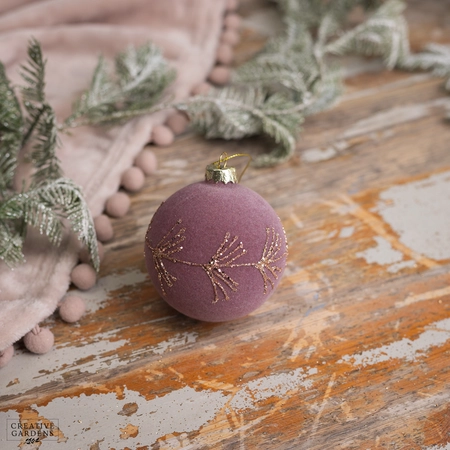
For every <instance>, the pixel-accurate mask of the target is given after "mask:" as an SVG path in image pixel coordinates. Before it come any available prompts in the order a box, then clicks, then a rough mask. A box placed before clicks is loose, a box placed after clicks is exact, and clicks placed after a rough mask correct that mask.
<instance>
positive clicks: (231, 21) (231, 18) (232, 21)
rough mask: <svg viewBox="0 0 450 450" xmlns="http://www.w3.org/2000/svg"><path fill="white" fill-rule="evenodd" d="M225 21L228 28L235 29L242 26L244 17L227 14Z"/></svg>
mask: <svg viewBox="0 0 450 450" xmlns="http://www.w3.org/2000/svg"><path fill="white" fill-rule="evenodd" d="M223 23H224V25H225V27H226V28H232V29H233V30H236V29H238V28H240V27H241V24H242V19H241V16H239V15H238V14H234V13H232V14H227V15H226V17H225V19H224V21H223Z"/></svg>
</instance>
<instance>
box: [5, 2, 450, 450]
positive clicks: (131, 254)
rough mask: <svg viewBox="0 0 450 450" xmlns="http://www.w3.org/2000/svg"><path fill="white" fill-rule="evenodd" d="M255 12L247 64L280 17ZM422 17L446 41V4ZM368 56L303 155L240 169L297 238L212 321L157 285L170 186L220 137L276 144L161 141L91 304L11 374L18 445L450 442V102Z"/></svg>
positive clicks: (423, 7)
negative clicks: (274, 280) (257, 282)
mask: <svg viewBox="0 0 450 450" xmlns="http://www.w3.org/2000/svg"><path fill="white" fill-rule="evenodd" d="M241 13H242V14H243V15H244V16H245V17H246V18H247V19H246V22H245V23H244V31H243V39H242V42H241V44H240V46H239V48H238V54H237V60H238V61H242V60H244V59H245V58H247V57H248V55H250V54H251V53H252V52H254V51H255V50H256V49H257V48H259V47H260V46H261V45H262V43H263V42H264V40H265V38H266V34H270V33H269V31H268V32H267V33H266V34H265V33H263V32H262V31H261V30H260V31H256V30H255V28H254V27H253V26H252V25H251V24H252V23H253V22H252V21H254V20H256V19H255V17H256V18H258V17H261V15H263V16H264V15H268V16H269V17H271V14H273V11H272V10H271V7H268V6H267V5H266V4H265V3H264V2H263V1H262V0H261V1H260V0H251V1H246V2H243V5H242V7H241ZM258 14H259V16H258ZM407 17H408V21H409V23H410V26H411V39H412V45H413V48H415V49H418V48H420V47H421V46H422V45H423V44H425V43H427V42H429V41H431V40H433V41H439V42H443V43H450V5H449V3H448V2H446V1H439V0H433V1H429V2H420V1H411V2H409V6H408V9H407ZM360 64H361V67H362V69H361V70H362V71H361V72H360V73H358V74H356V75H353V76H351V77H350V78H348V79H347V81H346V91H345V93H344V96H343V98H342V100H341V101H340V102H339V104H337V105H336V106H335V107H333V108H332V109H330V110H329V111H326V112H323V113H321V114H318V115H316V116H314V117H311V118H309V119H308V121H307V122H306V123H305V125H304V129H303V131H302V135H301V138H300V140H299V143H298V148H297V152H296V155H295V157H294V158H293V159H292V160H291V161H289V162H287V163H285V164H282V165H280V166H278V167H275V168H267V169H255V168H250V169H249V170H248V172H247V173H246V175H245V177H244V180H243V182H244V183H245V185H246V186H248V187H250V188H252V189H254V190H255V191H257V192H258V193H260V194H261V195H262V196H263V197H265V198H266V199H267V200H268V201H269V203H270V204H271V205H272V206H273V207H274V208H275V210H276V211H277V213H278V214H279V216H280V218H281V220H282V222H283V225H284V227H285V229H286V233H287V237H288V242H289V245H290V254H289V261H288V266H287V269H286V272H285V275H284V277H283V279H282V282H281V284H280V287H279V289H278V290H277V292H276V293H275V294H274V295H273V296H272V297H271V299H270V300H269V301H268V302H266V303H265V304H264V305H263V306H262V307H261V308H260V309H258V310H257V311H255V312H254V313H253V314H251V315H250V316H248V317H246V318H243V319H240V320H236V321H233V322H229V323H220V324H207V323H200V322H197V321H194V320H191V319H188V318H186V317H184V316H182V315H180V314H179V313H177V312H176V311H174V310H172V309H171V308H170V307H169V306H168V305H166V304H165V303H164V302H163V301H162V300H161V299H160V298H159V297H158V294H157V293H156V290H155V289H154V287H153V286H152V285H151V284H150V282H149V280H148V278H147V276H146V272H145V265H144V261H143V245H144V244H143V242H144V235H145V230H146V228H147V225H148V223H149V221H150V219H151V217H152V214H153V213H154V212H155V210H156V209H157V207H158V206H159V204H160V203H161V202H162V201H163V200H164V199H165V198H167V197H168V196H169V195H171V194H172V193H173V192H175V191H176V190H178V189H180V188H181V187H183V186H185V185H186V184H188V183H191V182H195V181H198V180H200V179H202V177H203V172H204V167H205V165H206V164H208V163H210V162H212V161H213V160H215V159H216V158H217V156H218V155H219V154H220V153H222V152H223V151H226V152H227V153H229V154H231V153H234V152H243V151H245V152H250V153H253V154H257V153H258V152H261V151H263V150H264V149H267V146H268V143H267V142H264V141H262V140H259V139H248V140H245V141H243V142H223V141H219V140H215V141H210V142H205V141H204V140H202V139H201V138H199V137H197V136H194V135H193V134H189V133H188V134H185V135H183V136H181V137H179V138H178V139H177V140H176V142H175V143H174V144H173V145H172V146H171V147H169V148H164V149H163V148H155V149H154V150H155V152H156V153H157V157H158V160H159V164H160V167H159V170H158V173H157V174H156V175H155V176H152V177H149V178H148V179H147V180H146V185H145V188H144V189H143V191H141V192H140V193H138V194H133V195H132V196H131V197H132V207H131V212H130V214H128V215H127V216H126V217H125V218H122V219H117V220H114V221H113V225H114V231H115V239H114V240H113V241H112V242H111V243H109V244H108V245H106V257H105V261H104V264H103V266H102V269H101V273H100V278H99V281H98V283H97V286H96V287H95V288H94V289H93V290H92V291H90V292H88V293H87V294H86V301H87V304H88V312H87V314H86V315H85V316H84V317H83V318H82V320H81V321H80V322H79V324H77V325H67V324H63V322H62V321H61V320H60V319H59V318H58V317H57V316H55V317H52V318H50V319H49V320H48V323H47V324H48V325H49V326H50V327H51V328H52V331H53V332H54V334H55V337H56V344H55V349H54V350H53V351H52V352H51V353H49V354H47V355H43V356H33V355H30V354H28V353H25V352H24V351H23V350H21V349H19V350H18V355H16V356H15V357H14V360H13V361H12V363H11V364H10V365H9V366H7V367H6V368H5V369H2V371H1V372H0V401H1V403H0V405H1V406H0V426H1V431H0V433H3V434H0V442H1V445H0V447H1V448H2V449H3V448H5V449H13V448H19V447H20V448H42V449H47V448H48V449H53V448H55V449H59V448H69V449H77V448H83V449H109V448H111V449H126V448H130V449H131V448H133V449H179V448H186V449H224V450H225V449H227V450H228V449H238V450H249V449H255V448H261V449H299V450H328V449H330V450H334V449H361V450H364V449H382V448H384V449H402V450H413V449H414V450H415V449H417V450H418V449H421V450H422V449H426V450H443V449H448V448H450V407H449V404H450V391H449V389H448V385H449V383H450V369H449V365H448V358H449V356H450V284H449V281H450V276H449V269H450V265H449V263H450V239H447V236H448V228H449V227H448V223H450V152H449V149H448V143H449V142H450V126H449V124H448V123H446V122H445V120H444V116H445V109H446V108H447V107H448V106H450V97H449V96H446V95H445V93H444V92H443V90H442V86H441V85H442V81H441V80H439V79H436V78H433V77H431V76H429V75H428V74H423V73H415V74H410V73H401V72H395V71H394V72H387V71H383V70H381V71H380V70H377V71H366V70H365V69H364V67H365V64H366V63H365V62H361V63H360ZM230 206H231V207H232V205H230ZM10 423H22V424H24V423H38V424H39V423H41V424H42V423H52V424H53V426H54V428H53V431H54V436H53V437H52V436H49V437H47V438H45V439H43V441H42V443H41V444H42V445H41V446H40V447H39V446H35V447H32V446H26V445H25V444H23V442H22V444H21V441H20V440H18V441H11V440H6V434H5V433H6V430H7V426H8V424H10ZM63 442H65V443H63Z"/></svg>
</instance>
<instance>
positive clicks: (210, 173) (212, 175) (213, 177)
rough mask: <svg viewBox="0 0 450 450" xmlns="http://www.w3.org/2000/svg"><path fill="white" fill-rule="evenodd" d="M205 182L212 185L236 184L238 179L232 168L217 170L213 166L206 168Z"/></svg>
mask: <svg viewBox="0 0 450 450" xmlns="http://www.w3.org/2000/svg"><path fill="white" fill-rule="evenodd" d="M205 180H206V181H214V183H225V184H227V183H237V182H238V178H237V175H236V169H235V168H234V167H223V168H220V167H219V168H218V167H216V166H215V165H214V164H209V165H208V166H206V172H205Z"/></svg>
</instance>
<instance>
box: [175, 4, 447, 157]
mask: <svg viewBox="0 0 450 450" xmlns="http://www.w3.org/2000/svg"><path fill="white" fill-rule="evenodd" d="M278 3H279V6H280V9H281V11H282V15H283V17H282V19H283V22H284V30H283V31H282V33H281V34H280V35H279V36H276V37H274V38H272V39H269V41H268V42H267V44H266V46H265V47H264V48H263V50H262V51H261V52H259V53H258V54H257V55H255V56H254V57H253V58H252V59H251V60H250V61H248V62H247V63H245V64H243V65H242V66H240V67H239V68H237V69H236V70H235V71H234V73H233V76H232V85H231V86H230V87H226V88H223V89H215V90H213V91H212V92H211V94H209V95H208V96H206V97H205V96H202V97H199V98H198V99H197V100H194V101H189V102H188V103H189V104H188V106H183V107H179V108H180V109H183V110H185V111H186V112H187V114H188V115H189V117H190V119H191V122H192V125H193V127H194V128H195V129H197V130H198V131H200V132H201V133H202V134H204V135H205V136H206V137H212V136H213V137H221V138H224V139H236V138H241V137H244V136H252V135H255V134H265V135H269V136H272V137H274V138H275V140H276V141H277V143H278V144H279V146H278V147H277V148H276V149H275V150H274V151H272V152H271V153H269V154H268V155H264V156H263V157H261V158H260V159H256V162H257V164H259V165H273V164H276V163H278V162H281V161H284V160H285V159H286V158H288V157H289V156H290V155H291V154H292V153H293V151H294V148H295V142H296V141H297V140H298V133H299V128H298V125H299V124H300V123H301V122H302V121H303V120H304V118H305V117H306V116H308V115H311V114H315V113H317V112H319V111H322V110H323V109H326V108H328V107H330V106H331V105H332V104H333V103H334V102H335V101H336V100H337V99H338V98H339V95H340V93H341V91H342V75H341V70H340V68H339V65H338V64H337V61H336V57H339V56H342V55H346V54H353V55H362V56H372V57H380V58H382V60H383V62H384V64H385V66H386V67H387V68H388V69H393V68H400V69H407V70H417V69H422V70H431V71H432V72H433V73H434V74H435V75H437V76H442V77H446V78H447V80H446V88H447V89H449V90H450V50H449V49H448V47H444V46H439V45H432V46H429V47H428V48H427V49H426V51H425V52H422V53H418V54H412V53H411V52H410V47H409V36H408V26H407V23H406V20H405V18H404V15H403V11H404V9H405V3H404V2H403V1H401V0H386V1H382V0H333V1H332V2H328V1H317V0H278ZM357 7H358V8H360V9H362V11H363V12H364V14H365V18H364V20H362V21H361V23H359V24H357V25H353V24H352V23H350V20H349V17H350V15H351V12H352V11H353V10H354V9H355V8H357ZM255 88H256V89H257V90H258V96H255V95H254V92H255ZM230 96H231V97H232V98H230ZM260 98H264V99H266V101H267V99H276V108H274V109H273V115H271V116H270V122H269V121H266V120H265V119H264V118H263V117H262V116H258V115H257V114H254V113H252V112H251V110H252V108H255V110H256V111H259V109H262V110H263V109H264V108H261V105H260V101H259V100H258V99H260ZM230 100H232V103H233V107H230ZM202 103H203V104H202ZM249 114H250V115H249ZM291 114H292V117H291V118H290V119H289V123H287V121H288V119H287V117H288V116H289V115H291ZM257 117H260V118H259V119H257ZM269 123H270V124H276V125H277V127H275V128H274V127H272V126H267V125H268V124H269ZM294 124H296V126H294ZM280 125H281V127H279V128H278V126H280ZM280 130H282V131H280Z"/></svg>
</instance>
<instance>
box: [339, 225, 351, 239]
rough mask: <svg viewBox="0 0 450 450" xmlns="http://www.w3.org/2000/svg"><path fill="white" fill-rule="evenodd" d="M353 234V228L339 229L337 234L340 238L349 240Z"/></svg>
mask: <svg viewBox="0 0 450 450" xmlns="http://www.w3.org/2000/svg"><path fill="white" fill-rule="evenodd" d="M354 232H355V227H343V228H341V231H340V232H339V237H340V238H343V239H345V238H349V237H351V236H353V233H354Z"/></svg>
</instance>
